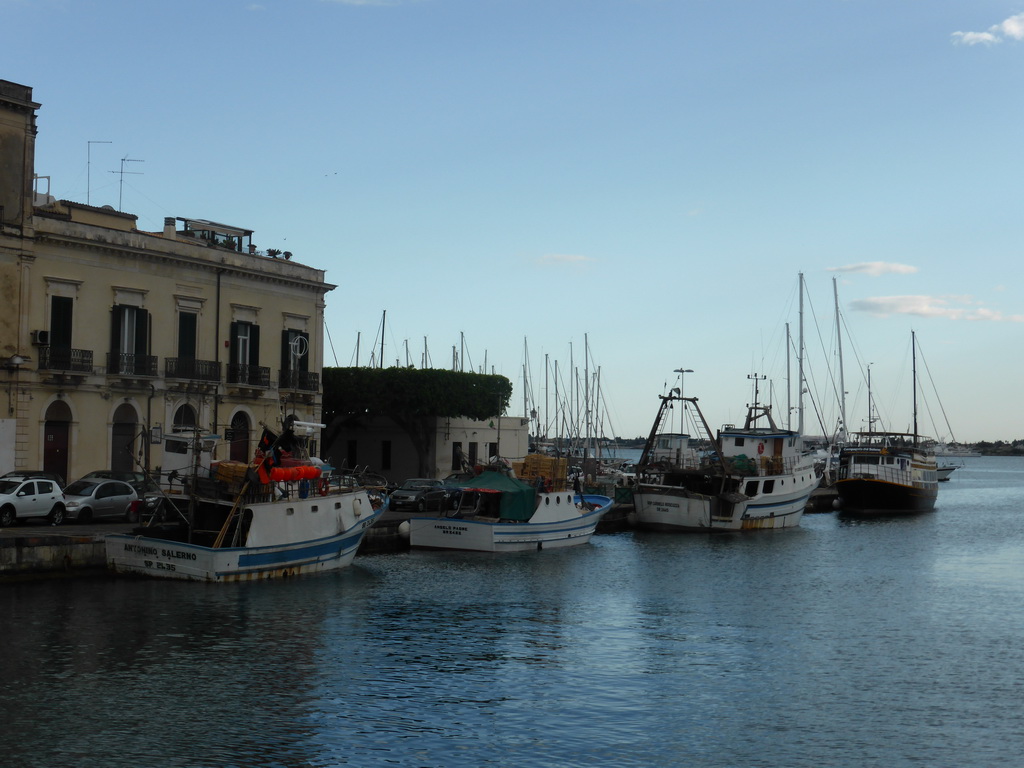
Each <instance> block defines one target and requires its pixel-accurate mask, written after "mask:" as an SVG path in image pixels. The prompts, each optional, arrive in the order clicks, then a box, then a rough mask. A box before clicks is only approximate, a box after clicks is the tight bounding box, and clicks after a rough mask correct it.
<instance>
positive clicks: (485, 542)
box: [403, 471, 612, 552]
mask: <svg viewBox="0 0 1024 768" xmlns="http://www.w3.org/2000/svg"><path fill="white" fill-rule="evenodd" d="M458 485H459V489H460V494H459V495H458V497H457V501H456V502H455V504H454V508H453V509H450V510H448V511H447V513H446V514H444V515H442V516H439V517H416V518H410V519H409V520H408V523H407V524H408V533H409V546H411V547H414V548H421V549H463V550H473V551H477V552H519V551H524V550H535V549H536V550H539V549H553V548H557V547H571V546H576V545H578V544H586V543H587V542H589V541H590V537H591V536H592V535H593V534H594V531H595V530H596V529H597V524H598V523H599V522H600V521H601V518H602V516H604V514H605V513H606V512H607V511H608V510H609V509H611V506H612V499H610V498H608V497H607V496H599V495H594V494H577V493H574V492H572V491H553V492H537V491H536V490H535V489H534V488H533V487H532V486H530V485H528V484H526V483H524V482H522V481H520V480H517V479H515V478H513V477H509V476H507V475H506V474H504V473H501V472H492V471H484V472H482V473H480V474H479V475H477V476H476V477H474V478H472V479H470V480H467V481H464V482H462V483H459V484H458ZM403 525H406V524H405V523H403Z"/></svg>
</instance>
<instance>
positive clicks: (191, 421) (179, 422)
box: [173, 405, 196, 432]
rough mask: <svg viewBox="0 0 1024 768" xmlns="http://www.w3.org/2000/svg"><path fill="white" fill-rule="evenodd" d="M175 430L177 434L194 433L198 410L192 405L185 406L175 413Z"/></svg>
mask: <svg viewBox="0 0 1024 768" xmlns="http://www.w3.org/2000/svg"><path fill="white" fill-rule="evenodd" d="M173 425H174V426H173V428H174V431H175V432H194V431H195V428H196V409H195V408H193V407H192V406H191V405H183V406H181V407H180V408H179V409H178V410H176V411H175V412H174V422H173Z"/></svg>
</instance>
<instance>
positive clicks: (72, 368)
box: [39, 346, 92, 373]
mask: <svg viewBox="0 0 1024 768" xmlns="http://www.w3.org/2000/svg"><path fill="white" fill-rule="evenodd" d="M39 370H40V371H52V372H54V373H92V350H91V349H70V348H69V349H64V348H61V347H50V346H45V347H39Z"/></svg>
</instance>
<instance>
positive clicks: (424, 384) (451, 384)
mask: <svg viewBox="0 0 1024 768" xmlns="http://www.w3.org/2000/svg"><path fill="white" fill-rule="evenodd" d="M323 390H324V418H325V419H326V420H327V421H333V420H334V419H336V418H338V417H345V416H347V415H350V414H362V413H366V414H369V415H374V416H377V415H383V416H392V417H394V416H399V417H402V418H405V419H408V418H418V417H429V418H435V417H438V416H440V417H452V418H455V417H460V416H461V417H464V418H468V419H490V418H493V417H495V416H498V415H500V414H501V413H504V411H505V409H506V408H507V407H508V404H509V400H511V398H512V382H510V381H509V380H508V379H506V378H505V377H504V376H493V375H485V374H479V373H459V372H458V371H444V370H437V369H426V370H418V369H415V368H324V369H323Z"/></svg>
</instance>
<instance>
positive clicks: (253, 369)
mask: <svg viewBox="0 0 1024 768" xmlns="http://www.w3.org/2000/svg"><path fill="white" fill-rule="evenodd" d="M228 384H242V385H245V386H250V387H264V388H267V387H269V386H270V369H269V368H267V367H265V366H262V365H239V364H238V363H229V364H228Z"/></svg>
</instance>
